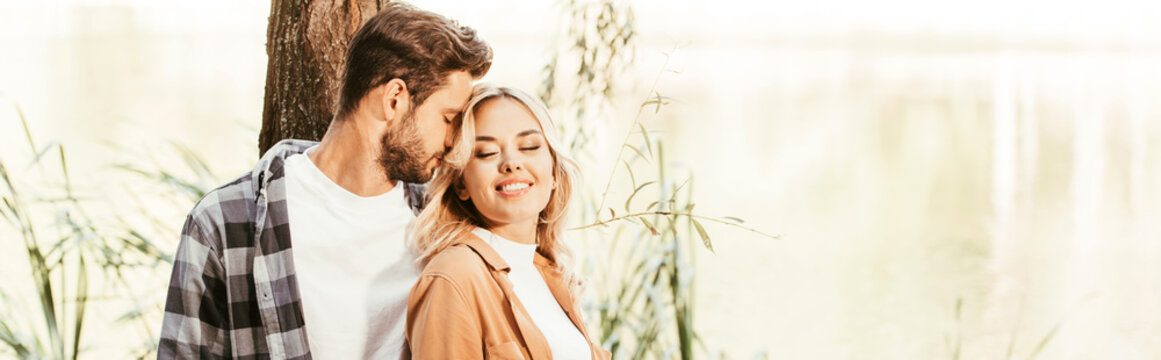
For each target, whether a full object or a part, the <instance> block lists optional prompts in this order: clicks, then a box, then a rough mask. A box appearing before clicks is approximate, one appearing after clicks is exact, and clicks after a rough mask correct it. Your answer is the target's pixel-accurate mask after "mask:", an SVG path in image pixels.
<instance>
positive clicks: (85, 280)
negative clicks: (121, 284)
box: [73, 252, 89, 360]
mask: <svg viewBox="0 0 1161 360" xmlns="http://www.w3.org/2000/svg"><path fill="white" fill-rule="evenodd" d="M78 257H79V259H80V268H79V269H78V270H77V300H76V301H77V315H76V319H75V321H76V323H74V327H73V360H76V359H77V357H78V355H79V354H80V350H81V329H82V326H83V325H84V323H85V304H87V303H88V301H89V272H88V270H86V268H87V267H86V266H85V254H84V252H80V253H79V254H78Z"/></svg>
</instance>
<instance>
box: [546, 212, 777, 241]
mask: <svg viewBox="0 0 1161 360" xmlns="http://www.w3.org/2000/svg"><path fill="white" fill-rule="evenodd" d="M655 215H662V216H673V215H676V216H686V217H690V218H694V219H700V220H706V221H712V222H716V223H719V224H724V225H729V226H733V227H736V228H739V229H742V230H746V231H749V232H752V233H755V234H758V235H761V236H763V237H766V238H769V239H775V240H777V239H781V238H782V235H770V234H767V233H764V232H761V231H759V230H758V229H754V228H751V227H748V226H743V225H741V224H738V223H735V222H732V221H726V220H722V219H718V218H714V217H709V216H704V215H697V214H693V213H688V212H677V211H645V212H637V213H632V214H625V215H621V216H617V217H613V218H610V219H608V220H602V221H597V222H595V223H592V224H588V225H582V226H578V227H574V228H569V229H568V230H584V229H590V228H594V227H597V226H608V225H609V224H610V223H612V222H614V221H619V220H626V219H629V218H636V217H643V216H655Z"/></svg>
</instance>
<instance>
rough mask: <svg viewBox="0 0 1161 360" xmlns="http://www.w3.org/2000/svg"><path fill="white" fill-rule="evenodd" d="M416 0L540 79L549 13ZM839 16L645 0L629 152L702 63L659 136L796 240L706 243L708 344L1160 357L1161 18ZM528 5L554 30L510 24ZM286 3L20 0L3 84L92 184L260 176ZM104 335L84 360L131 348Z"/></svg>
mask: <svg viewBox="0 0 1161 360" xmlns="http://www.w3.org/2000/svg"><path fill="white" fill-rule="evenodd" d="M417 3H418V4H419V5H420V6H423V7H426V8H430V9H432V10H435V11H438V12H441V13H444V14H447V15H449V16H450V17H453V18H457V19H459V20H460V21H462V22H463V23H466V24H469V25H471V26H473V27H475V28H477V29H478V30H480V32H481V33H482V34H483V35H484V36H485V37H486V38H487V39H488V40H489V41H490V42H491V43H492V44H493V46H494V48H495V50H496V63H495V66H494V67H493V70H492V72H491V73H490V74H489V75H488V77H487V78H486V79H485V80H487V81H489V82H493V83H500V84H506V85H513V86H517V87H520V88H524V89H527V90H529V91H534V90H535V89H536V86H537V85H538V84H539V78H540V69H541V67H542V66H543V61H544V60H545V59H546V56H544V54H545V51H546V48H547V46H548V43H549V42H550V41H551V36H550V35H551V29H553V21H554V19H555V18H556V17H555V15H554V14H555V13H554V12H555V11H556V9H555V8H553V7H551V6H549V5H548V4H541V5H535V6H530V5H527V4H520V3H517V2H513V1H508V2H499V3H497V4H494V6H486V5H466V4H455V3H451V2H446V1H445V2H439V1H433V2H417ZM820 4H822V5H818V6H819V7H818V8H813V7H809V6H806V5H788V4H783V5H777V4H775V5H749V4H748V3H746V2H740V1H739V2H737V3H735V4H733V5H709V4H692V3H675V4H668V3H662V2H650V1H645V2H641V3H639V4H638V5H637V12H638V13H637V18H638V21H639V23H638V26H639V27H638V32H639V33H640V34H641V39H640V41H641V43H640V47H639V49H638V54H639V57H638V63H637V67H636V69H635V70H634V71H633V72H632V73H631V74H627V79H629V80H628V82H627V83H628V84H629V86H626V88H625V89H624V90H623V92H622V94H623V97H622V98H620V99H618V102H617V110H616V118H615V119H614V120H613V126H611V128H610V129H608V132H609V135H610V138H611V139H613V140H609V141H617V140H619V139H620V138H621V136H623V132H621V131H623V130H624V129H623V127H624V126H625V125H627V124H628V123H630V122H631V119H632V114H633V113H634V112H635V111H636V108H637V104H639V102H640V99H643V98H644V97H645V95H646V94H645V91H646V90H648V88H647V87H648V86H649V83H650V82H651V81H652V79H653V78H654V76H656V74H657V72H658V71H660V70H661V64H662V63H663V61H664V56H663V55H661V54H662V53H663V52H670V51H672V53H673V54H672V56H671V58H670V62H669V64H670V65H669V66H670V67H672V68H675V69H678V70H680V72H679V73H676V74H666V75H665V76H664V77H663V78H662V81H661V83H660V89H661V92H662V93H663V94H664V95H667V96H670V97H673V98H675V99H676V101H675V102H674V103H673V104H670V105H669V106H667V107H665V108H664V109H663V110H662V111H661V113H660V115H659V116H658V117H656V118H654V117H647V118H646V125H647V126H649V127H650V128H652V129H657V130H660V131H661V134H662V136H663V137H664V138H665V141H666V146H667V148H666V151H667V152H668V153H667V158H669V159H671V161H672V163H673V165H674V166H675V167H677V168H679V169H683V170H686V171H689V172H692V173H693V174H694V176H695V180H696V182H695V184H696V186H695V188H694V189H695V196H696V198H697V199H699V200H698V209H699V210H700V211H702V212H704V213H706V214H710V215H723V216H738V217H742V218H744V219H746V220H747V224H748V225H750V226H754V227H757V228H759V229H761V230H763V231H766V232H770V233H776V234H780V235H781V236H782V237H781V239H779V240H767V239H761V238H757V237H754V236H752V235H749V234H748V233H746V232H744V231H740V230H737V229H732V228H729V227H723V226H710V228H709V230H710V231H711V232H712V233H714V238H715V243H714V247H715V250H716V254H710V253H708V252H701V253H699V254H698V259H697V264H698V266H699V268H698V270H697V275H698V282H699V283H698V298H697V311H696V316H697V318H696V320H695V325H696V326H697V328H698V329H699V330H700V333H701V336H702V338H703V340H704V342H705V344H706V345H707V346H708V347H709V350H710V351H711V352H712V351H722V352H724V353H726V354H728V355H730V356H732V357H733V358H749V357H751V356H760V355H761V354H762V353H763V352H764V353H766V354H767V355H768V357H769V358H770V359H951V358H953V356H952V355H951V353H952V351H953V350H952V349H953V348H954V347H955V346H956V343H957V342H962V354H963V355H962V356H961V357H960V358H963V359H1002V358H1004V357H1005V355H1006V354H1007V353H1008V349H1009V347H1011V348H1012V349H1013V350H1012V354H1013V358H1015V359H1023V358H1026V357H1027V356H1028V355H1029V354H1030V353H1031V352H1032V351H1033V349H1034V348H1035V347H1036V346H1037V345H1038V344H1039V343H1040V342H1041V340H1043V338H1044V337H1045V336H1048V335H1050V334H1052V335H1053V337H1052V338H1051V341H1050V342H1049V343H1048V344H1047V345H1046V346H1045V347H1044V349H1043V351H1042V353H1040V355H1039V357H1038V358H1039V359H1157V358H1161V103H1158V102H1157V99H1159V98H1161V25H1158V24H1161V22H1156V21H1155V22H1152V23H1150V22H1147V21H1145V20H1148V19H1149V18H1150V17H1151V18H1153V19H1154V20H1156V17H1157V16H1156V14H1158V13H1161V12H1157V11H1155V12H1152V14H1154V15H1152V16H1149V15H1147V14H1148V12H1145V13H1144V14H1141V13H1139V12H1138V11H1136V10H1140V11H1142V12H1144V11H1146V10H1150V11H1151V10H1161V9H1155V7H1156V6H1155V5H1148V6H1145V5H1142V6H1140V8H1137V7H1129V6H1123V7H1122V8H1118V9H1112V10H1108V9H1107V8H1106V9H1105V10H1104V11H1103V12H1102V11H1093V12H1092V13H1091V14H1090V15H1086V13H1085V12H1084V11H1081V10H1083V9H1081V10H1075V11H1073V10H1067V9H1066V10H1067V11H1065V10H1059V11H1057V12H1051V11H1050V12H1049V14H1050V15H1051V14H1057V15H1061V14H1063V15H1068V16H1073V17H1075V18H1076V19H1079V20H1089V21H1087V22H1086V21H1079V22H1080V23H1083V24H1088V25H1087V26H1088V27H1084V26H1079V25H1078V26H1077V27H1073V26H1071V25H1069V26H1063V25H1061V26H1057V27H1054V26H1055V25H1054V24H1057V23H1054V22H1051V21H1047V20H1044V19H1043V18H1038V19H1030V20H1028V21H1022V20H1019V19H1015V18H1014V17H1009V16H998V17H972V16H968V15H964V16H961V17H948V18H947V19H951V20H949V21H948V23H949V24H950V25H946V26H943V25H941V24H940V21H939V20H940V19H941V17H939V16H934V17H925V15H929V14H928V13H926V12H924V11H920V10H922V9H920V10H911V11H910V12H906V13H905V14H903V15H893V14H894V13H892V12H891V11H890V9H879V8H874V9H872V8H870V5H865V6H866V7H867V8H866V9H863V10H867V11H868V12H866V13H863V12H859V11H856V10H860V9H862V8H859V7H858V6H856V9H854V10H849V11H838V10H836V9H841V8H842V7H840V6H839V5H843V4H845V3H842V2H837V1H828V2H823V3H820ZM900 4H902V3H900ZM989 4H990V5H989ZM997 4H998V3H997V2H988V3H985V4H983V5H980V6H984V7H987V6H993V7H997V8H998V7H999V6H1000V5H997ZM517 6H520V7H524V9H522V11H527V12H528V13H531V14H543V16H530V17H528V18H527V19H526V21H507V20H505V19H506V17H505V14H508V13H510V12H511V11H514V10H513V8H514V7H517ZM750 6H755V7H756V8H753V9H751V8H749V7H750ZM783 6H785V7H787V8H782V7H783ZM900 6H902V5H900ZM932 6H934V5H932ZM1014 6H1017V7H1018V8H1020V9H1023V10H1021V11H1025V13H1029V12H1031V11H1032V10H1033V9H1032V8H1033V7H1031V6H1028V8H1024V7H1022V6H1021V5H1014ZM226 9H228V11H227V10H226ZM876 9H877V10H876ZM1068 9H1073V8H1068ZM782 10H785V11H782ZM830 10H836V12H834V13H833V14H832V13H830V12H828V11H830ZM871 10H876V11H877V12H876V11H871ZM268 12H269V5H268V3H233V2H225V1H211V2H208V3H203V2H198V3H190V4H176V3H174V4H168V3H167V4H156V3H149V2H127V3H121V2H112V3H106V2H80V3H62V2H49V3H39V2H15V3H9V4H3V5H0V54H2V55H0V93H2V94H3V95H4V96H6V97H8V98H11V99H12V101H14V102H15V103H17V104H19V105H20V106H21V107H22V109H23V111H24V114H25V116H26V117H27V119H28V120H29V122H30V123H31V124H30V125H31V128H32V129H31V130H32V133H33V134H34V135H35V136H37V137H39V138H41V139H45V140H55V141H60V142H61V143H63V144H65V145H66V148H67V149H68V151H69V156H70V164H69V165H70V170H72V171H73V173H74V174H82V175H81V176H80V177H79V179H80V180H78V182H81V183H83V184H85V186H87V187H89V188H91V189H104V188H102V186H106V185H109V183H111V182H114V181H113V180H112V179H116V180H117V183H121V182H128V183H130V184H131V183H132V182H133V181H140V180H139V179H138V180H135V179H133V178H131V177H125V178H120V177H118V176H117V175H116V174H115V173H114V172H112V171H110V169H109V168H108V167H109V165H110V164H113V163H117V162H123V161H134V160H140V159H142V158H146V159H147V158H148V157H149V156H151V154H150V153H149V151H147V149H151V148H155V147H157V146H159V144H161V143H162V142H163V141H165V140H172V141H175V142H178V143H181V144H185V145H186V146H188V147H190V148H191V149H194V150H195V151H197V152H198V153H199V154H201V155H202V156H204V157H205V158H206V159H207V161H209V162H210V164H211V165H212V167H213V169H214V170H215V171H217V172H218V174H219V175H220V176H223V177H228V176H233V175H235V174H240V173H241V172H243V171H246V170H247V169H248V168H249V166H250V164H252V162H253V161H254V160H255V159H256V157H257V154H256V143H257V128H258V127H259V126H260V123H261V107H262V97H263V92H264V89H263V86H264V77H265V65H266V56H265V47H264V43H265V34H266V20H267V15H268ZM795 14H798V15H802V16H801V17H796V16H795ZM828 14H829V15H828ZM860 14H862V15H860ZM867 14H869V15H867ZM1125 14H1130V15H1132V16H1128V15H1126V16H1125V17H1124V21H1123V22H1119V21H1118V20H1117V19H1118V17H1117V16H1119V15H1125ZM807 15H810V16H807ZM1063 15H1061V16H1062V17H1063ZM811 16H813V17H811ZM903 18H906V19H913V20H912V22H910V23H908V22H903V23H904V25H905V24H918V25H913V26H910V27H908V26H904V25H898V23H897V22H895V21H896V20H899V19H903ZM812 19H821V20H819V21H816V22H812V21H811V20H812ZM868 19H869V20H868ZM973 19H977V20H979V22H978V23H977V22H973ZM957 21H958V22H957ZM1068 21H1069V20H1068V19H1062V20H1059V23H1066V22H1068ZM675 46H676V50H675V51H674V50H673V49H674V47H675ZM618 126H620V127H618ZM23 137H24V135H23V130H21V128H20V125H19V121H18V120H17V118H16V116H15V115H14V113H11V112H9V111H8V110H7V109H4V110H0V159H3V160H4V161H6V162H11V163H17V164H22V163H26V162H27V161H28V160H29V159H31V156H32V155H31V154H30V152H29V151H28V150H27V145H26V144H25V142H24V138H23ZM108 143H115V144H119V145H120V146H122V147H124V148H127V149H128V151H126V150H122V149H115V148H111V147H110V146H108ZM612 145H613V146H612V147H613V148H615V146H616V145H619V144H612ZM606 147H608V146H605V147H602V148H600V149H596V150H595V151H594V152H595V153H596V154H597V155H598V156H604V155H607V154H609V152H610V151H615V149H613V150H608V149H606ZM152 155H153V156H164V155H163V153H158V154H152ZM608 158H609V159H610V160H611V159H612V158H613V156H609V157H608ZM159 160H160V161H163V162H164V161H169V160H172V159H168V158H164V157H163V158H160V159H159ZM601 171H605V172H604V173H603V174H601ZM607 171H608V170H607V169H605V170H594V171H593V172H592V173H588V174H586V177H585V178H586V179H587V180H588V181H590V183H589V184H588V185H589V186H601V185H603V183H600V184H598V182H601V181H603V180H604V179H605V178H606V177H607V175H608V173H607ZM17 173H18V174H19V170H18V171H17ZM74 177H76V175H74ZM130 186H131V185H130ZM93 191H94V192H100V191H98V190H93ZM108 191H110V192H112V193H116V192H117V191H126V190H125V189H108ZM156 211H157V212H158V214H159V216H160V217H161V218H163V219H168V220H169V221H172V222H173V224H174V227H177V226H179V225H180V223H181V221H182V219H183V218H184V214H185V212H186V211H188V209H177V208H162V209H157V210H156ZM3 226H7V225H3ZM0 229H3V231H4V233H5V234H8V233H9V232H8V229H6V228H0ZM4 236H5V238H4V239H3V240H2V241H0V245H2V246H4V250H0V262H3V263H4V265H0V275H2V278H3V279H5V280H4V283H3V284H4V288H5V289H18V288H19V287H20V286H25V285H22V283H20V282H19V280H20V278H19V277H14V276H16V275H17V274H21V271H22V270H20V266H21V264H24V263H25V260H24V259H23V256H24V254H23V253H22V252H20V251H16V250H14V248H15V247H18V246H19V245H18V244H17V241H16V239H9V238H8V235H4ZM175 240H176V239H175ZM161 270H162V271H161V272H164V274H162V275H158V276H155V277H153V279H154V280H151V281H157V280H156V279H161V280H160V281H162V282H164V281H165V279H167V278H168V271H169V269H161ZM23 271H25V272H26V271H27V270H23ZM159 289H164V284H161V285H159ZM10 291H11V290H10ZM29 291H31V288H29ZM157 296H158V297H162V296H163V294H158V295H157ZM957 302H962V310H961V311H962V313H961V315H960V319H961V320H958V321H957V319H956V307H957V305H956V304H957ZM97 316H103V317H116V314H99V313H98V315H97ZM159 322H160V321H159ZM95 323H97V322H94V324H95ZM96 332H102V331H100V330H98V331H96ZM108 334H109V335H106V336H108V337H109V340H108V341H107V342H106V341H103V340H102V341H100V343H93V344H90V346H91V347H92V348H93V349H94V354H113V355H110V356H112V357H119V356H120V355H116V354H122V353H124V351H122V350H119V349H116V347H117V346H120V345H116V344H119V342H118V341H119V340H118V336H117V335H116V333H115V332H109V333H108ZM98 336H101V335H98ZM132 345H136V344H128V345H126V346H132ZM98 357H101V356H98Z"/></svg>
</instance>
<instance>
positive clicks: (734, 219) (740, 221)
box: [722, 216, 746, 224]
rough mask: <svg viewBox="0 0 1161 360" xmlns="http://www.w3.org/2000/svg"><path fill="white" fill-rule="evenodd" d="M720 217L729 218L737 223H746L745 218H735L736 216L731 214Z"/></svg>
mask: <svg viewBox="0 0 1161 360" xmlns="http://www.w3.org/2000/svg"><path fill="white" fill-rule="evenodd" d="M722 219H726V220H730V221H733V222H736V223H739V224H744V223H746V221H745V220H742V219H740V218H736V217H733V216H722Z"/></svg>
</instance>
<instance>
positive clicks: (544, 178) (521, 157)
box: [456, 97, 555, 228]
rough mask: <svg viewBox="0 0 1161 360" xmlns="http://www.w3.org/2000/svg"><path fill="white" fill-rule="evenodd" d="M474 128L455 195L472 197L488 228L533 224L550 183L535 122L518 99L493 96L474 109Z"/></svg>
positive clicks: (541, 136)
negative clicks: (473, 137) (466, 161)
mask: <svg viewBox="0 0 1161 360" xmlns="http://www.w3.org/2000/svg"><path fill="white" fill-rule="evenodd" d="M475 127H476V138H475V144H474V146H473V151H472V158H471V159H470V160H469V161H468V163H467V165H466V166H465V167H464V178H463V187H462V188H457V189H456V194H457V195H458V196H459V198H460V199H461V200H468V199H471V201H472V202H473V203H474V204H475V206H476V209H477V210H478V211H479V212H480V214H481V215H483V217H484V219H485V221H486V222H487V224H486V225H487V226H488V227H489V228H494V227H497V226H506V225H522V224H524V223H528V224H530V226H533V227H535V226H536V223H537V222H538V219H539V216H540V212H541V210H544V207H545V206H547V205H548V199H549V197H550V196H551V194H552V191H553V188H554V187H555V185H554V184H555V181H554V179H553V159H552V153H551V152H550V151H549V149H548V141H547V140H546V139H545V138H544V132H543V130H542V129H541V128H540V123H539V122H537V121H536V118H535V117H534V116H533V115H532V112H531V111H529V110H528V108H526V107H525V106H524V105H523V104H521V103H520V102H518V101H516V100H513V99H509V98H505V97H497V98H493V99H490V100H485V102H484V103H482V104H480V105H478V106H477V107H476V113H475Z"/></svg>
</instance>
